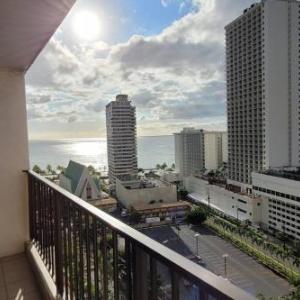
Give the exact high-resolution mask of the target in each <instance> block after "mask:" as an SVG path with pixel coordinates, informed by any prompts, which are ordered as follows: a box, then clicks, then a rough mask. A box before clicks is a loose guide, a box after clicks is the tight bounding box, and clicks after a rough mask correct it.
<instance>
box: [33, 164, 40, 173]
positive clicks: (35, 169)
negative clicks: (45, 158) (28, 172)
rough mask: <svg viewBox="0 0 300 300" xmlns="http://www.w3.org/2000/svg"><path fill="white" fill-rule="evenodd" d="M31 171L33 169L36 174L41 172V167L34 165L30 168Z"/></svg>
mask: <svg viewBox="0 0 300 300" xmlns="http://www.w3.org/2000/svg"><path fill="white" fill-rule="evenodd" d="M32 171H34V172H35V173H38V174H41V173H42V169H41V168H40V167H39V166H38V165H34V166H33V168H32Z"/></svg>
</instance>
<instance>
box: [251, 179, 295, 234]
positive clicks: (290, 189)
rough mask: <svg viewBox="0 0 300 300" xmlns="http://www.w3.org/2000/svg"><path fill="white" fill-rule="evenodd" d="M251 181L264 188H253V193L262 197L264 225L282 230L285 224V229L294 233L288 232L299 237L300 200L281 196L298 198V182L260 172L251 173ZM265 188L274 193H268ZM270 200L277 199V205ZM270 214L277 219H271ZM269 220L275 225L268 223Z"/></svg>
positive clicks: (255, 185)
mask: <svg viewBox="0 0 300 300" xmlns="http://www.w3.org/2000/svg"><path fill="white" fill-rule="evenodd" d="M252 182H253V186H254V187H258V188H263V189H264V191H262V190H257V189H256V188H255V189H253V193H255V194H257V195H259V196H261V197H262V199H263V201H262V223H263V224H264V225H265V227H266V228H268V227H269V226H270V225H271V226H272V227H273V228H276V229H277V230H281V231H282V226H283V225H285V227H286V228H287V229H289V230H292V231H294V233H292V231H287V233H288V234H290V235H292V236H294V237H296V238H298V239H300V225H299V224H300V202H299V201H296V200H292V199H288V198H287V197H286V196H285V197H283V196H282V194H285V195H286V194H287V195H291V196H295V197H298V198H299V197H300V182H299V181H295V180H290V179H286V178H282V177H275V176H270V175H264V174H260V173H252ZM267 190H269V191H273V192H275V193H273V192H271V193H270V192H269V191H267ZM279 193H280V194H279ZM272 200H275V201H277V205H275V204H274V203H270V201H272ZM270 205H273V206H275V207H277V208H274V207H271V206H270ZM286 206H287V207H286ZM291 207H294V208H291ZM272 216H273V217H276V219H277V220H274V219H272ZM270 221H271V222H273V223H274V224H276V225H274V224H271V223H269V222H270ZM283 221H284V222H285V223H283Z"/></svg>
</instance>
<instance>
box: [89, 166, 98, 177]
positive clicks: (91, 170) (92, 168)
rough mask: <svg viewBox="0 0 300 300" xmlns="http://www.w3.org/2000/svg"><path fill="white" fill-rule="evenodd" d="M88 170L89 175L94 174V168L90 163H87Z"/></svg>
mask: <svg viewBox="0 0 300 300" xmlns="http://www.w3.org/2000/svg"><path fill="white" fill-rule="evenodd" d="M88 170H89V173H90V174H91V175H94V174H95V172H96V170H95V168H94V167H93V166H92V165H89V166H88Z"/></svg>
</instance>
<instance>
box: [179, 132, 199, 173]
mask: <svg viewBox="0 0 300 300" xmlns="http://www.w3.org/2000/svg"><path fill="white" fill-rule="evenodd" d="M174 137H175V165H176V170H177V171H178V172H180V174H182V175H183V176H189V175H192V174H194V173H197V172H201V171H203V170H204V167H205V163H204V132H203V130H202V129H199V130H198V129H194V128H184V129H183V130H182V131H181V132H179V133H174Z"/></svg>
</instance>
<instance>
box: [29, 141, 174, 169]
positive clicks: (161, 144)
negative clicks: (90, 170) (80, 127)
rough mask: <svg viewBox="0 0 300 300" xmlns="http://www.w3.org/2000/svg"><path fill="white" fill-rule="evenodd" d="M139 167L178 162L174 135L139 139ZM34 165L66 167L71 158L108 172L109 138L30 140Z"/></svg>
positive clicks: (31, 161)
mask: <svg viewBox="0 0 300 300" xmlns="http://www.w3.org/2000/svg"><path fill="white" fill-rule="evenodd" d="M137 147H138V166H139V168H144V169H151V168H154V167H155V166H156V164H162V163H164V162H165V163H166V164H167V165H168V166H171V165H172V164H173V163H174V161H175V157H174V139H173V136H144V137H138V138H137ZM29 152H30V165H31V167H33V166H34V165H36V164H37V165H39V166H40V167H41V168H42V169H44V168H45V167H46V166H47V165H48V164H50V165H51V166H52V168H56V167H57V166H58V165H62V166H64V167H66V166H67V165H68V162H69V160H70V159H72V160H74V161H77V162H79V163H82V164H84V165H92V166H94V167H95V168H97V169H100V170H103V169H107V149H106V139H105V138H99V139H64V140H49V141H47V140H43V141H42V140H39V141H38V140H31V141H29Z"/></svg>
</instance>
